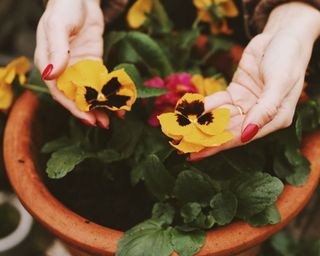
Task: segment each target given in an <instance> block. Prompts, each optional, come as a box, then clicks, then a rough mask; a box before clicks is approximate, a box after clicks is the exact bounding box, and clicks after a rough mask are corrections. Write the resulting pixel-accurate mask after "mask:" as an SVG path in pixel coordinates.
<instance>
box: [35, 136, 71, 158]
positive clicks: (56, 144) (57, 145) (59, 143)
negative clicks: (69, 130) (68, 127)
mask: <svg viewBox="0 0 320 256" xmlns="http://www.w3.org/2000/svg"><path fill="white" fill-rule="evenodd" d="M71 144H72V142H71V141H70V139H68V138H67V137H66V136H64V137H61V138H59V139H56V140H52V141H49V142H47V143H46V144H44V146H43V147H42V149H41V153H47V154H48V153H52V152H54V151H57V150H59V149H61V148H65V147H67V146H69V145H71Z"/></svg>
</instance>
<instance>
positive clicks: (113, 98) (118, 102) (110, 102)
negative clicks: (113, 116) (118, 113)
mask: <svg viewBox="0 0 320 256" xmlns="http://www.w3.org/2000/svg"><path fill="white" fill-rule="evenodd" d="M129 99H130V97H129V96H124V95H109V97H108V98H107V100H105V101H97V100H96V101H94V102H92V104H91V105H90V110H92V109H95V108H99V107H109V108H112V107H116V108H121V107H122V106H125V105H126V104H127V101H128V100H129Z"/></svg>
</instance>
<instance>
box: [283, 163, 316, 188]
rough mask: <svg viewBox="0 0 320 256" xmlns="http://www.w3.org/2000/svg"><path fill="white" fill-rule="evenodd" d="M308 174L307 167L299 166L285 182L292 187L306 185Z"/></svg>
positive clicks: (308, 169)
mask: <svg viewBox="0 0 320 256" xmlns="http://www.w3.org/2000/svg"><path fill="white" fill-rule="evenodd" d="M309 174H310V166H309V165H301V166H297V167H294V171H293V173H292V174H291V175H289V176H287V177H286V181H287V182H288V183H289V184H291V185H293V186H302V185H303V184H305V183H306V181H307V179H308V177H309Z"/></svg>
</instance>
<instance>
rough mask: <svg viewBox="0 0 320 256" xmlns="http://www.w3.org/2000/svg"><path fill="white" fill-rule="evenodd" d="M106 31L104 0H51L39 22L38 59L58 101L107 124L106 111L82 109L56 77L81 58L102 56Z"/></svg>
mask: <svg viewBox="0 0 320 256" xmlns="http://www.w3.org/2000/svg"><path fill="white" fill-rule="evenodd" d="M103 31H104V21H103V14H102V10H101V8H100V0H68V1H65V0H50V1H48V4H47V8H46V10H45V12H44V14H43V15H42V17H41V19H40V21H39V24H38V29H37V46H36V50H35V56H34V60H35V64H36V66H37V68H38V69H39V70H40V72H41V73H42V78H43V79H44V80H45V82H46V84H47V86H48V88H49V90H50V93H51V95H52V97H53V98H54V99H55V100H56V101H57V102H59V103H60V104H61V105H62V106H64V107H65V108H66V109H68V110H69V111H70V112H71V113H72V114H73V115H74V116H76V117H77V118H79V119H81V120H82V121H83V122H84V123H86V124H88V125H91V126H96V125H99V126H101V127H103V128H107V127H108V126H109V118H108V116H107V114H106V113H104V112H103V111H100V110H93V111H90V112H82V111H80V110H79V109H78V108H77V107H76V105H75V103H74V102H73V101H71V100H69V99H68V98H66V96H65V95H64V94H63V93H62V92H61V91H59V90H58V89H57V87H56V79H57V78H58V77H59V75H60V74H61V73H62V72H63V71H64V70H65V68H66V67H67V66H69V65H72V64H73V63H75V62H77V61H79V60H81V59H96V60H102V55H103V37H102V35H103Z"/></svg>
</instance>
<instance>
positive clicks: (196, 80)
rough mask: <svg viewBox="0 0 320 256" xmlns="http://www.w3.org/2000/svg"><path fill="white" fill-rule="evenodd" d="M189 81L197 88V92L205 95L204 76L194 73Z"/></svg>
mask: <svg viewBox="0 0 320 256" xmlns="http://www.w3.org/2000/svg"><path fill="white" fill-rule="evenodd" d="M191 82H192V83H193V85H194V86H195V87H196V88H197V91H198V93H200V94H201V95H205V88H204V78H203V76H202V75H199V74H197V75H194V76H193V77H192V79H191Z"/></svg>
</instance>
